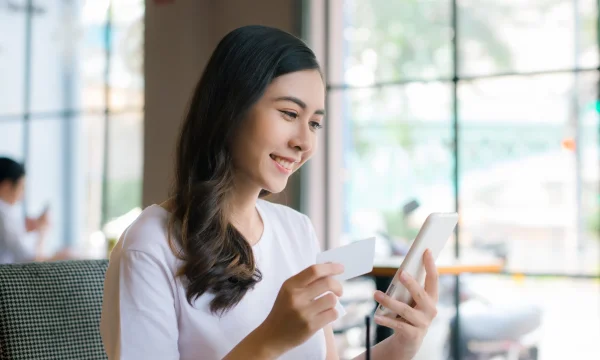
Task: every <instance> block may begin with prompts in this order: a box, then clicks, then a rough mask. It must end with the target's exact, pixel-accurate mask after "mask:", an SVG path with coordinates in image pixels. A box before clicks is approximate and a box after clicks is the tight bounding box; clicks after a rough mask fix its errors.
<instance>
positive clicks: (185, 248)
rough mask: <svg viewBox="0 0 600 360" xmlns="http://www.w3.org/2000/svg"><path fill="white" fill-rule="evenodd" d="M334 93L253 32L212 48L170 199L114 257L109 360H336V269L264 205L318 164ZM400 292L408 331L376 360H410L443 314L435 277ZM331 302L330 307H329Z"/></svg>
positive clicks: (139, 223) (270, 32) (287, 51)
mask: <svg viewBox="0 0 600 360" xmlns="http://www.w3.org/2000/svg"><path fill="white" fill-rule="evenodd" d="M324 101H325V86H324V83H323V77H322V74H321V72H320V70H319V65H318V64H317V61H316V59H315V56H314V54H313V52H312V51H311V50H310V49H309V48H308V47H307V46H306V45H305V44H304V43H303V42H302V41H300V40H299V39H297V38H295V37H294V36H292V35H290V34H288V33H285V32H283V31H280V30H277V29H273V28H268V27H263V26H247V27H243V28H239V29H236V30H234V31H232V32H231V33H229V34H228V35H227V36H225V38H223V40H221V42H220V43H219V45H218V46H217V48H216V50H215V52H214V53H213V54H212V57H211V59H210V61H209V63H208V65H207V66H206V69H205V70H204V73H203V74H202V77H201V79H200V81H199V83H198V85H197V87H196V89H195V92H194V94H193V97H192V100H191V104H190V107H189V110H188V113H187V116H186V118H185V120H184V123H183V126H182V129H181V133H180V137H179V141H178V146H177V152H176V157H175V162H176V163H175V181H174V187H173V190H172V194H171V197H170V199H169V200H168V201H166V202H164V203H162V204H161V205H153V206H150V207H148V208H147V209H145V210H144V211H143V212H142V214H141V215H140V216H139V218H138V219H137V220H136V221H135V222H134V223H133V224H132V225H131V226H130V227H129V229H128V230H127V231H126V232H125V233H124V235H123V236H122V237H121V239H120V240H119V243H118V244H117V246H116V247H115V249H114V250H113V252H112V253H111V257H110V265H109V268H108V270H107V274H106V281H105V288H104V303H103V310H102V321H101V333H102V338H103V342H104V346H105V349H106V352H107V354H108V358H109V359H111V360H115V359H121V360H128V359H161V360H162V359H186V360H187V359H190V360H191V359H276V358H279V359H303V360H304V359H337V358H338V355H337V353H336V348H335V343H334V337H333V331H332V328H331V325H330V323H331V322H332V321H334V320H336V319H337V318H338V315H339V312H340V311H342V309H341V307H340V305H339V302H338V301H337V297H338V296H340V295H341V292H342V287H341V285H340V284H339V283H338V282H337V281H335V280H334V279H333V277H332V276H333V275H336V274H339V273H341V272H342V271H343V269H342V268H341V265H338V264H321V265H314V263H315V260H316V254H317V253H318V252H319V247H318V241H317V239H316V236H315V232H314V230H313V227H312V225H311V223H310V220H309V219H308V218H307V217H306V216H304V215H302V214H300V213H298V212H296V211H294V210H292V209H289V208H287V207H285V206H281V205H276V204H272V203H269V202H267V201H264V200H260V199H259V197H262V196H264V195H266V194H269V193H278V192H281V191H282V190H283V189H284V187H285V185H286V183H287V180H288V178H289V176H290V175H291V174H292V173H293V172H294V171H296V170H298V169H299V168H300V167H301V166H302V165H303V164H304V163H305V162H306V161H307V160H308V159H309V158H310V157H311V155H312V154H313V153H314V151H315V145H316V139H317V136H318V134H317V133H318V131H319V129H320V128H321V127H322V126H323V123H324V120H323V117H324V113H325V110H324ZM426 263H427V271H428V277H427V280H426V285H425V289H423V288H421V287H420V286H419V285H418V284H417V283H416V282H415V281H414V280H410V279H408V280H406V281H405V283H406V284H407V285H408V286H409V288H410V289H411V290H412V293H413V296H414V297H415V299H417V305H416V307H415V308H411V307H409V306H405V305H403V304H401V303H399V302H397V301H394V300H391V299H388V298H385V296H383V297H382V295H383V294H379V293H378V294H377V295H376V299H377V300H378V301H381V302H382V303H383V304H384V306H386V307H388V308H390V309H393V310H395V311H396V312H397V313H399V314H400V315H402V317H403V318H404V319H406V321H400V320H389V319H381V320H377V322H378V323H379V324H382V325H384V326H389V327H393V328H395V329H396V333H395V335H394V336H392V337H390V338H388V339H387V340H386V341H384V342H382V343H380V344H378V345H376V346H375V347H374V348H373V350H372V355H373V358H374V359H410V358H412V356H413V355H414V354H415V352H416V351H417V349H418V348H419V346H420V344H421V341H422V339H423V336H424V334H425V333H426V331H427V328H428V326H429V323H430V322H431V320H432V319H433V317H434V316H435V313H436V310H435V304H436V302H437V295H436V293H437V280H436V276H437V272H436V269H435V265H434V263H433V260H432V258H431V257H430V256H428V257H426ZM326 292H328V293H327V294H326V295H324V296H321V297H319V296H320V295H322V294H324V293H326Z"/></svg>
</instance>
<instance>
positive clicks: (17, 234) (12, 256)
mask: <svg viewBox="0 0 600 360" xmlns="http://www.w3.org/2000/svg"><path fill="white" fill-rule="evenodd" d="M26 237H27V230H26V229H25V221H24V220H23V218H22V217H21V216H19V214H18V213H17V207H16V206H14V205H10V204H8V203H7V202H5V201H3V200H0V264H11V263H22V262H29V261H33V260H35V253H33V252H32V251H31V250H30V249H29V248H28V247H27V246H26V244H25V241H26V240H27V239H26Z"/></svg>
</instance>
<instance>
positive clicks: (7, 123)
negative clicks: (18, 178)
mask: <svg viewBox="0 0 600 360" xmlns="http://www.w3.org/2000/svg"><path fill="white" fill-rule="evenodd" d="M0 156H8V157H10V158H13V159H15V160H17V161H19V162H21V161H23V160H24V159H23V120H22V119H17V120H3V121H2V120H0Z"/></svg>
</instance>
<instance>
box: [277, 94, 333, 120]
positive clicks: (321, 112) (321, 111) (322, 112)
mask: <svg viewBox="0 0 600 360" xmlns="http://www.w3.org/2000/svg"><path fill="white" fill-rule="evenodd" d="M275 101H291V102H293V103H295V104H296V105H298V106H300V107H301V108H302V109H304V110H305V109H306V103H305V102H304V101H302V100H300V99H298V98H297V97H295V96H280V97H278V98H275ZM315 114H317V115H325V110H324V109H318V110H317V111H315Z"/></svg>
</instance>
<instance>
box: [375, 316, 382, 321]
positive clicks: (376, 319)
mask: <svg viewBox="0 0 600 360" xmlns="http://www.w3.org/2000/svg"><path fill="white" fill-rule="evenodd" d="M374 319H375V321H376V322H381V319H383V316H381V315H375V318H374Z"/></svg>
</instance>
